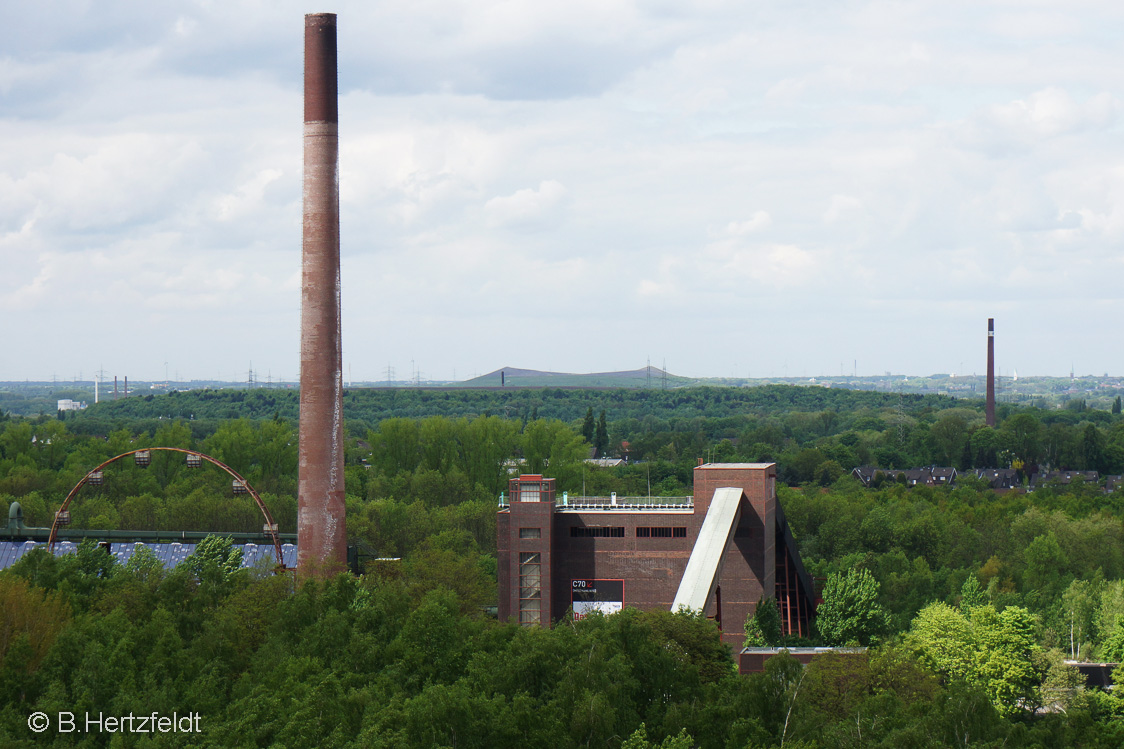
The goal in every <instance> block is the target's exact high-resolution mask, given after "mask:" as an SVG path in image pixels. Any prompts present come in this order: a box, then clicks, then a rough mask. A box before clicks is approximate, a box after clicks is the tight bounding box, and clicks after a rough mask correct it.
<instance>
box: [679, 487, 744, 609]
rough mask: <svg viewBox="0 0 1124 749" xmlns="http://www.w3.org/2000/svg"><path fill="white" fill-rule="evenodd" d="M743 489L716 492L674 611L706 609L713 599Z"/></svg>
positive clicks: (680, 584)
mask: <svg viewBox="0 0 1124 749" xmlns="http://www.w3.org/2000/svg"><path fill="white" fill-rule="evenodd" d="M741 499H742V490H741V489H740V488H737V487H723V488H719V489H715V490H714V498H713V499H712V500H711V501H710V507H709V508H707V511H706V517H705V518H704V519H703V524H702V528H701V529H700V530H699V537H698V539H696V540H695V548H694V549H692V550H691V558H690V559H688V560H687V569H685V570H684V571H683V579H682V580H681V581H680V582H679V592H677V593H676V594H675V600H674V601H673V602H672V604H671V610H672V611H678V610H679V609H680V608H682V607H684V606H685V607H687V608H689V609H691V610H699V609H701V610H703V611H705V610H706V607H707V604H708V603H709V601H710V597H711V596H712V595H714V589H715V587H717V585H718V575H719V573H720V572H721V571H722V558H723V557H724V556H725V555H726V549H728V548H729V546H730V541H731V540H732V539H733V537H734V529H735V528H736V527H737V526H738V520H739V519H741Z"/></svg>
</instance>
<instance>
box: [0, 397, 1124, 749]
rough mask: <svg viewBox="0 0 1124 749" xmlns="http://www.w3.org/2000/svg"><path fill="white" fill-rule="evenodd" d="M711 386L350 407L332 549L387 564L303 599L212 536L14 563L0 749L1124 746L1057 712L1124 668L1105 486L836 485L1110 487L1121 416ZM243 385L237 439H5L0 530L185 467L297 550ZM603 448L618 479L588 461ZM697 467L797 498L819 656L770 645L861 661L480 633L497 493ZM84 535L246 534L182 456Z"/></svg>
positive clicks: (580, 486)
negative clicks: (266, 519)
mask: <svg viewBox="0 0 1124 749" xmlns="http://www.w3.org/2000/svg"><path fill="white" fill-rule="evenodd" d="M700 390H701V389H700ZM705 390H706V391H709V392H699V393H695V392H694V391H685V392H682V393H678V394H677V393H675V392H673V391H666V392H664V391H652V392H651V393H649V394H648V395H647V396H645V397H644V398H639V397H636V396H637V393H636V391H626V392H622V393H615V392H614V391H592V392H588V391H523V392H516V393H514V394H512V395H513V400H511V401H503V400H495V397H499V396H502V397H504V398H506V397H508V395H509V394H506V393H500V394H498V396H497V395H496V394H494V393H490V394H489V393H486V394H484V395H487V396H488V397H487V398H483V397H482V398H481V400H479V401H476V400H475V399H476V398H477V395H478V394H476V393H472V392H465V391H462V392H460V393H453V394H448V395H446V394H444V393H438V394H436V397H435V398H434V399H432V400H430V401H427V402H425V403H423V402H422V400H421V398H422V396H423V395H426V394H425V393H423V392H421V391H398V392H395V393H393V395H395V396H402V401H403V402H402V403H401V404H399V406H397V407H400V408H401V409H402V411H400V412H399V411H393V410H390V411H384V410H380V409H385V408H388V405H387V403H386V402H385V401H379V405H378V406H377V407H375V406H371V407H370V408H369V409H368V410H367V411H363V410H362V409H359V410H354V409H353V406H354V403H353V402H352V400H349V409H348V420H349V421H348V433H349V435H350V437H349V448H348V452H347V467H346V481H347V524H348V535H349V540H350V541H351V542H352V543H362V544H365V545H367V546H369V547H370V548H372V549H374V550H376V551H378V553H379V554H380V555H382V556H387V557H397V558H400V561H398V562H380V563H377V564H376V565H375V566H373V567H371V568H370V569H369V570H368V571H367V574H365V575H364V576H362V577H361V578H357V579H356V578H351V577H346V576H345V577H341V578H339V579H337V580H334V581H330V582H328V583H324V584H312V585H306V586H303V587H300V588H299V589H297V588H296V587H295V585H294V583H293V582H292V580H290V579H289V578H287V577H275V576H272V575H270V574H268V573H266V572H264V571H253V570H242V571H239V570H237V565H235V564H232V563H231V560H230V558H229V549H224V548H223V547H222V543H221V542H220V541H216V542H215V543H213V544H208V545H206V546H205V547H203V548H202V549H201V550H200V551H198V552H197V557H196V558H195V559H194V560H193V561H192V563H191V564H186V565H183V566H181V567H180V568H177V570H175V571H172V572H165V571H163V570H162V569H160V568H159V567H158V566H157V565H155V564H153V563H152V560H146V559H145V558H144V557H143V555H142V556H141V557H139V558H135V559H134V561H131V562H130V564H129V565H128V566H125V567H120V566H114V565H113V564H111V562H110V559H109V558H108V557H107V556H106V555H105V554H104V553H103V552H99V551H98V550H97V549H94V548H86V549H84V550H83V551H82V552H80V553H79V554H78V555H75V556H71V557H67V558H63V559H58V560H56V559H54V558H52V557H50V556H48V555H45V554H30V555H28V556H26V557H25V558H24V559H23V560H21V562H20V563H19V564H17V565H16V567H15V568H13V569H11V570H9V571H7V572H4V573H0V744H3V745H5V746H8V745H13V746H18V745H20V742H23V743H24V744H26V745H29V746H30V745H33V744H34V741H35V737H33V736H32V735H31V734H30V733H29V731H28V729H27V726H26V720H27V716H28V714H29V713H30V712H32V711H34V710H42V711H44V712H47V713H49V714H53V713H56V712H58V711H60V710H71V711H75V712H78V711H85V710H94V711H96V710H105V711H112V712H115V713H120V714H124V713H128V712H129V711H130V710H131V711H134V712H137V713H138V714H139V713H141V712H144V713H146V714H147V713H149V712H151V711H153V710H158V711H166V712H168V713H171V712H172V711H174V710H179V711H180V712H184V711H188V710H192V711H199V712H200V713H201V714H202V715H203V716H204V719H203V727H204V740H203V742H202V743H205V744H208V745H215V746H270V745H278V746H313V745H323V746H345V745H360V746H509V745H510V746H514V745H519V746H524V745H551V746H553V745H558V746H570V745H573V746H612V747H616V746H630V747H644V746H649V745H661V744H662V745H664V746H669V747H670V746H696V745H697V746H706V747H712V746H713V747H727V746H729V747H751V746H753V747H756V746H777V745H781V744H782V743H783V745H785V746H804V747H811V746H823V747H828V746H830V747H836V746H838V747H843V746H861V745H868V746H887V747H889V746H917V747H929V746H933V747H937V746H1059V747H1060V746H1120V745H1121V744H1122V743H1124V728H1122V725H1124V720H1122V718H1124V700H1121V699H1120V698H1117V697H1115V696H1114V695H1112V694H1106V693H1101V692H1098V691H1095V690H1091V691H1087V692H1084V691H1074V690H1073V689H1072V686H1073V684H1074V678H1075V677H1074V672H1073V670H1072V669H1069V668H1067V667H1065V666H1063V665H1062V660H1063V657H1064V658H1071V659H1079V660H1090V659H1105V660H1112V661H1119V660H1124V524H1122V520H1124V493H1120V492H1113V493H1105V492H1104V491H1103V490H1102V489H1101V488H1100V487H1097V486H1093V485H1081V486H1076V485H1073V486H1048V487H1042V488H1037V489H1036V490H1035V491H1033V492H1026V491H1013V492H1007V493H996V492H994V491H992V490H990V489H988V488H987V487H986V485H984V484H983V483H982V482H979V481H976V480H974V479H971V478H967V477H963V476H962V478H961V480H960V481H959V482H958V485H957V486H956V487H953V488H948V487H940V488H929V487H912V488H910V487H906V486H903V485H901V484H898V483H896V482H893V481H891V482H887V483H885V484H883V485H882V486H880V487H879V488H876V489H868V488H864V487H862V486H861V485H860V484H859V483H858V482H857V481H856V480H855V479H853V478H851V476H850V475H849V471H850V469H851V468H852V467H853V466H855V465H859V464H875V465H880V466H883V467H887V468H890V467H892V468H905V467H909V466H914V465H926V464H941V465H953V466H956V467H957V468H960V469H968V468H971V467H974V466H979V467H1009V466H1014V467H1016V468H1019V469H1020V470H1021V471H1022V472H1023V474H1024V476H1026V475H1029V473H1030V472H1031V470H1032V469H1033V468H1034V467H1038V468H1039V469H1043V470H1044V469H1046V468H1053V469H1060V468H1073V469H1089V470H1099V471H1101V472H1105V473H1109V472H1111V473H1116V472H1120V471H1121V469H1122V467H1124V426H1122V422H1121V415H1120V414H1119V412H1118V411H1119V409H1118V408H1113V409H1111V410H1110V411H1099V410H1093V409H1089V408H1087V407H1086V406H1085V405H1084V404H1083V403H1082V402H1080V401H1078V402H1074V403H1071V404H1070V405H1069V406H1068V407H1066V408H1062V409H1054V410H1049V411H1046V410H1041V409H1034V408H1017V409H1016V408H1012V407H1005V408H1003V409H1001V411H1000V422H999V424H998V425H997V427H996V428H994V429H993V428H989V427H986V426H984V425H983V417H982V412H981V410H980V409H978V408H976V407H974V404H971V403H966V402H964V401H955V400H951V399H946V398H938V397H925V398H920V397H916V398H899V397H897V396H893V397H889V398H888V397H886V396H883V395H877V394H873V393H857V392H848V391H838V390H828V389H821V388H784V387H776V388H763V389H760V390H761V392H758V393H754V394H749V393H750V392H751V391H746V390H745V389H719V388H708V389H705ZM258 392H260V391H258ZM258 392H255V391H247V392H246V393H245V394H244V396H243V402H244V404H245V401H251V404H250V407H249V412H248V413H247V414H242V413H240V412H237V411H236V412H235V413H234V414H233V415H234V416H238V418H230V419H228V418H223V417H222V416H219V415H212V416H208V417H205V418H203V417H201V418H196V419H195V420H191V418H190V417H191V415H192V413H194V412H192V413H188V414H183V413H171V412H169V413H166V414H164V413H161V412H160V410H159V409H167V408H169V406H168V403H169V402H170V401H173V400H175V399H176V398H177V397H178V396H173V395H168V396H157V397H154V398H153V399H152V400H151V401H147V400H145V399H142V398H136V399H130V400H129V401H125V403H126V404H129V407H130V408H133V407H137V408H140V407H141V404H146V405H147V406H148V407H149V408H151V409H152V410H150V411H148V412H138V413H137V414H135V415H133V416H130V415H128V414H116V413H115V414H114V415H113V416H112V417H110V416H107V415H104V414H103V415H99V414H98V413H96V412H93V411H94V410H93V409H88V410H87V412H84V413H82V414H79V415H77V416H74V415H71V416H70V417H69V418H66V419H64V420H59V419H57V418H52V417H40V418H34V419H18V418H3V420H0V500H3V502H2V503H0V506H7V504H8V503H9V502H11V501H14V500H18V501H19V502H20V503H21V504H22V505H23V507H24V512H25V516H26V519H27V521H28V523H29V524H31V525H45V524H47V523H48V522H49V519H50V517H51V514H52V513H53V511H54V509H55V508H56V507H57V506H58V503H59V502H61V499H62V497H63V496H65V494H66V492H67V491H69V489H70V488H71V487H72V486H73V485H74V484H75V483H76V482H77V481H78V480H79V479H80V478H81V477H82V476H83V475H85V473H86V472H87V471H89V470H90V469H91V468H93V467H94V466H96V465H98V464H99V463H101V462H103V461H105V460H107V459H109V458H111V457H113V456H115V455H118V454H121V453H123V452H126V451H128V450H131V449H136V448H138V447H143V446H172V447H183V448H190V449H197V450H200V451H202V452H205V453H207V454H208V455H212V456H214V457H216V458H218V459H219V460H222V461H223V462H225V463H227V464H228V465H230V466H231V467H233V468H234V469H235V470H237V471H238V472H240V473H241V474H242V475H244V476H246V477H247V478H248V479H249V480H250V482H251V483H252V484H253V485H254V486H255V487H257V488H258V490H259V491H260V492H261V493H262V494H263V497H264V498H265V501H266V503H267V505H269V507H270V510H271V512H272V513H273V515H274V517H275V518H276V519H277V520H278V521H279V523H280V525H281V530H282V531H293V530H295V520H296V511H295V507H296V502H295V496H294V494H295V481H296V427H295V424H294V422H293V419H292V417H293V416H295V413H293V412H292V411H291V410H289V406H284V407H282V406H283V404H281V403H280V402H279V401H277V400H275V401H273V402H272V403H269V404H268V405H266V402H265V401H261V402H258V401H257V399H258V398H260V397H264V396H263V395H259V394H258ZM370 392H380V391H370ZM381 393H382V394H380V395H379V396H378V397H379V398H384V397H385V398H389V397H390V395H391V394H389V393H387V392H386V391H381ZM266 394H267V395H268V392H267V393H266ZM180 395H181V396H183V395H186V394H180ZM216 395H222V398H221V399H220V400H222V401H223V403H222V407H223V408H226V407H227V406H230V405H231V403H232V401H230V400H225V399H227V398H228V396H229V394H228V393H221V394H220V393H216ZM275 395H276V394H275ZM430 395H432V394H430ZM458 396H463V397H464V399H465V402H464V403H462V404H461V405H459V406H454V405H453V404H454V402H455V399H456V397H458ZM514 396H518V398H514ZM354 397H358V396H357V394H356V393H352V394H349V399H350V398H354ZM489 398H491V399H489ZM583 398H584V400H583ZM676 398H678V399H680V400H678V401H677V400H676ZM645 401H650V403H648V405H647V407H646V406H645ZM120 403H121V402H120V401H119V402H118V404H114V405H115V407H116V406H117V405H119V404H120ZM289 405H290V406H291V405H293V404H289ZM427 405H428V407H429V408H430V409H431V410H429V411H427V410H426V408H427ZM602 414H604V415H602ZM162 415H164V416H172V417H175V418H158V417H159V416H162ZM103 429H104V431H102V430H103ZM594 450H598V451H599V452H600V453H601V454H607V455H619V454H628V456H629V457H630V459H631V460H633V461H635V462H633V463H631V464H629V465H624V466H621V467H618V468H609V469H602V468H594V467H592V466H590V465H589V464H588V463H587V462H586V458H587V457H588V456H589V455H590V454H591V452H592V451H594ZM699 458H702V459H704V460H713V461H757V460H769V461H776V462H777V463H778V466H779V470H780V473H781V476H782V477H783V478H784V479H785V480H786V482H787V483H788V486H782V487H780V488H779V489H778V494H779V499H780V502H781V504H782V505H783V507H784V510H785V512H786V514H787V516H788V519H789V522H790V524H791V527H792V530H793V532H794V535H795V536H796V539H797V543H798V544H799V548H800V551H801V555H802V557H803V560H804V563H805V565H806V566H807V567H808V569H809V571H810V572H811V573H812V574H813V575H815V576H816V577H818V578H821V579H822V581H823V582H824V585H825V589H824V599H825V604H824V607H821V616H820V619H821V622H820V626H819V627H818V631H817V632H816V633H814V637H813V638H812V639H811V640H810V641H809V642H806V643H795V642H793V643H789V644H809V643H811V644H819V643H823V644H840V645H845V644H849V643H861V644H870V645H873V646H874V647H873V648H872V650H870V651H869V652H868V653H867V654H866V655H863V656H854V655H851V656H845V657H844V656H840V657H833V658H820V659H818V660H817V661H815V662H814V664H813V665H812V666H809V667H807V668H804V669H802V668H801V667H800V666H799V665H798V664H796V663H795V662H794V661H792V660H790V659H784V658H777V659H773V660H772V661H770V665H769V669H768V671H767V672H766V673H765V674H762V675H756V676H751V677H739V676H737V675H736V674H734V673H733V665H732V660H731V658H730V654H729V652H728V650H727V649H726V648H724V647H723V646H721V645H720V644H719V642H718V639H717V633H716V631H715V629H714V628H713V626H712V624H710V623H708V622H706V620H705V619H701V618H699V617H693V616H690V615H674V616H673V615H671V614H666V613H659V612H648V613H640V612H636V611H627V612H626V613H625V614H623V615H616V616H612V617H608V618H600V617H592V618H591V619H589V620H583V621H582V622H577V623H565V624H563V625H559V626H556V627H555V628H553V629H551V630H546V631H542V630H526V629H519V628H516V627H511V626H508V625H503V624H500V623H497V622H495V621H494V619H491V618H489V617H488V615H487V614H486V613H485V611H486V610H487V608H488V607H489V606H491V605H494V603H495V595H496V592H495V585H496V582H495V580H496V571H495V564H496V563H495V543H496V541H495V513H496V499H497V496H498V495H499V493H500V492H501V491H503V490H504V489H505V483H506V479H507V477H508V475H509V470H510V469H511V468H512V467H513V466H519V467H521V468H522V469H523V470H527V471H529V472H539V471H541V472H543V473H545V474H547V475H550V476H553V477H555V478H556V479H557V480H558V482H559V486H560V490H562V491H569V492H571V493H574V494H581V493H584V494H590V495H595V494H596V495H604V494H607V493H609V492H611V491H615V492H618V493H619V494H624V495H630V494H631V495H645V494H657V495H684V494H689V493H690V491H691V483H690V482H691V472H692V469H693V467H694V466H695V465H696V464H697V462H698V459H699ZM72 513H73V517H74V525H75V526H78V527H88V528H122V529H130V528H132V529H183V530H209V531H235V530H254V529H258V528H260V516H257V514H256V510H255V508H254V507H253V504H252V503H251V502H250V501H249V500H248V499H246V498H245V497H232V496H230V484H229V479H228V477H227V476H226V475H225V474H223V473H222V472H221V471H218V470H217V469H213V468H212V467H208V466H205V467H203V468H201V469H198V468H189V467H188V466H187V465H186V464H185V463H184V462H183V461H182V456H177V455H175V454H161V453H157V454H155V455H154V456H153V460H152V463H151V465H150V466H148V467H147V468H141V467H138V466H135V465H133V464H132V463H131V462H126V461H119V462H117V463H114V464H113V465H111V466H110V467H109V468H107V470H106V481H105V483H104V484H103V485H102V486H100V487H90V486H88V487H85V488H84V489H83V490H82V492H81V493H80V495H79V497H78V499H77V501H76V502H75V504H74V505H73V508H72ZM767 610H768V606H767V605H765V606H761V607H759V611H760V612H766V611H767ZM749 624H750V625H751V626H750V627H749V630H750V632H749V634H750V640H758V641H769V642H777V641H778V640H779V637H778V633H775V632H773V631H772V630H771V627H770V625H769V623H768V621H766V620H765V618H764V615H762V620H761V621H751V622H750V623H749ZM1121 676H1124V674H1121ZM1042 706H1048V709H1047V710H1045V711H1042V710H1036V708H1039V707H1042ZM44 736H45V737H46V738H47V739H48V740H49V741H57V743H58V745H60V746H69V745H74V744H78V743H80V742H81V741H82V740H83V737H76V736H67V735H55V734H53V733H52V734H44ZM40 738H43V737H40ZM85 740H87V741H88V742H93V744H91V745H101V744H108V743H109V737H108V736H100V737H85ZM117 741H118V742H119V743H118V744H115V745H122V746H133V745H136V746H141V745H148V743H146V742H152V743H167V744H179V745H184V746H188V745H197V744H198V743H200V742H199V739H198V737H190V738H189V737H185V736H182V735H181V736H179V737H174V736H164V737H155V738H151V737H127V736H124V735H119V736H118V737H117Z"/></svg>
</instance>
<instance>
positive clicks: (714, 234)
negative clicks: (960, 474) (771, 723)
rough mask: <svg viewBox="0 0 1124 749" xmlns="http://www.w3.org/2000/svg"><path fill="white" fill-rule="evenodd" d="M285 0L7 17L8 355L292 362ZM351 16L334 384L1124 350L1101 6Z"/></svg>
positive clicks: (293, 175) (449, 11)
mask: <svg viewBox="0 0 1124 749" xmlns="http://www.w3.org/2000/svg"><path fill="white" fill-rule="evenodd" d="M308 10H309V9H308V8H306V7H302V6H301V5H300V4H297V3H293V2H290V1H288V0H283V1H282V2H277V3H271V4H268V5H267V6H263V5H262V4H260V3H248V2H245V1H244V0H231V1H230V2H227V3H222V4H198V3H189V2H182V1H175V0H173V1H172V2H168V3H160V4H145V3H129V2H126V3H115V4H111V5H109V6H104V5H102V4H86V3H73V2H68V1H66V0H47V1H45V2H42V3H35V4H28V5H24V6H18V7H13V8H12V9H10V10H9V11H8V12H7V13H6V15H5V24H4V25H3V27H2V28H0V43H2V45H3V49H4V50H5V52H4V55H5V56H4V58H3V60H2V61H0V138H2V139H3V142H4V143H5V148H4V149H2V151H0V263H2V265H0V267H2V269H3V272H0V315H2V316H3V319H4V321H5V325H4V327H3V336H2V337H0V345H2V348H0V351H2V354H0V381H24V380H36V381H50V380H51V379H52V377H54V378H57V379H58V380H60V381H65V380H69V379H72V378H73V377H75V376H78V375H79V373H81V374H83V375H84V376H85V378H86V379H90V378H92V376H93V373H94V372H95V371H97V370H99V369H101V370H103V371H104V372H106V374H107V376H108V377H109V379H110V380H111V379H112V376H113V375H114V374H117V375H119V376H129V377H130V379H135V380H137V381H140V380H145V381H163V380H164V379H165V378H167V379H176V380H177V381H189V380H192V379H196V380H204V379H206V380H209V379H215V380H228V381H245V380H246V376H247V374H248V371H249V369H250V366H251V362H253V368H254V370H255V371H256V372H258V373H260V374H261V375H262V379H265V378H266V377H269V378H271V379H274V380H278V379H282V378H284V379H285V380H288V381H294V380H296V379H297V377H298V374H299V372H298V366H299V364H298V362H299V359H298V344H299V340H298V339H299V331H298V319H299V305H300V288H299V284H300V235H301V228H300V199H301V195H300V178H301V174H300V170H301V158H300V154H301V113H302V109H301V37H302V33H303V14H304V13H305V12H308ZM324 10H328V11H331V12H335V13H337V14H338V17H339V48H340V91H341V100H340V133H341V175H340V185H341V190H342V196H341V226H342V279H343V349H344V378H345V381H346V380H354V381H368V382H371V381H374V382H377V381H380V380H385V379H386V370H387V367H388V366H389V367H391V368H392V369H393V370H394V371H395V374H396V376H395V378H394V379H397V380H407V379H411V378H412V373H413V372H420V378H421V379H432V380H465V379H469V378H470V377H471V376H473V375H474V374H476V375H479V374H483V373H485V372H489V371H493V370H495V369H497V368H499V367H501V366H518V367H522V368H528V369H539V370H549V371H561V372H574V373H584V372H607V371H615V370H627V369H636V368H637V367H643V366H645V364H646V363H647V362H648V361H651V364H652V366H658V367H660V368H664V367H665V366H666V368H667V369H668V370H669V371H670V372H673V373H675V374H678V375H682V376H685V377H691V378H700V377H738V378H745V377H749V378H762V377H785V376H787V377H823V376H836V375H838V374H840V373H843V374H852V373H854V372H857V373H858V374H859V375H860V376H863V375H866V376H870V375H880V374H883V373H885V372H892V373H894V374H910V375H911V376H926V375H929V374H935V373H955V374H972V373H975V374H983V373H984V371H985V345H986V322H987V318H988V317H994V318H995V320H996V356H997V364H998V367H999V369H1000V371H1001V373H1003V374H1004V375H1010V374H1011V373H1013V372H1015V371H1018V373H1019V374H1020V376H1021V377H1022V376H1036V375H1041V376H1067V375H1068V374H1069V373H1070V371H1071V370H1073V371H1074V372H1075V373H1076V374H1077V375H1079V376H1080V375H1083V374H1093V375H1096V376H1101V375H1102V374H1104V373H1108V374H1110V375H1114V374H1124V350H1121V348H1120V347H1119V346H1113V345H1112V344H1111V339H1110V336H1109V331H1111V330H1112V329H1113V327H1112V324H1113V322H1115V321H1116V320H1119V319H1121V316H1122V313H1124V297H1122V294H1121V292H1120V290H1119V288H1118V285H1117V284H1115V283H1113V282H1112V279H1113V278H1114V277H1115V276H1116V273H1117V271H1119V269H1120V268H1121V265H1122V263H1124V257H1121V255H1120V252H1119V247H1120V243H1121V239H1122V238H1124V169H1121V168H1120V166H1121V164H1122V163H1124V139H1122V138H1121V137H1120V135H1121V133H1120V130H1121V127H1120V113H1121V103H1122V101H1124V78H1122V75H1121V73H1120V71H1121V70H1124V48H1121V47H1120V45H1119V44H1118V43H1117V39H1116V35H1115V33H1114V32H1113V31H1112V30H1114V29H1118V28H1121V27H1122V24H1124V7H1120V6H1119V4H1113V3H1109V2H1086V3H1081V4H1079V5H1056V6H1052V5H1049V4H1045V5H1043V4H1038V5H1019V4H1014V5H1012V4H1010V3H1007V2H980V3H973V4H971V5H964V6H956V5H949V4H948V3H938V2H931V1H928V0H919V2H914V3H909V4H905V5H898V6H895V5H886V4H871V3H823V4H816V3H813V4H811V5H808V4H802V5H799V6H787V5H775V6H773V5H764V6H762V5H756V6H747V5H746V4H745V3H737V2H732V1H729V2H727V1H726V0H713V1H712V2H706V3H698V4H692V5H691V6H690V7H685V6H682V5H676V4H667V3H661V2H651V3H635V2H624V1H623V0H620V1H617V0H601V1H599V2H592V1H584V0H579V2H576V3H568V4H565V5H561V6H549V5H543V4H541V3H533V2H515V3H510V2H504V3H499V2H492V1H491V0H483V1H482V2H478V3H472V4H465V3H455V2H448V1H447V0H438V1H437V2H435V3H428V4H421V5H393V4H391V5H385V4H382V5H380V4H376V5H370V4H368V3H359V2H354V1H353V0H349V1H348V2H340V3H337V4H336V6H335V7H333V8H325V9H324Z"/></svg>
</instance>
